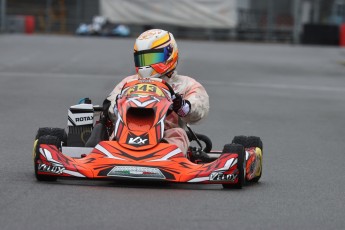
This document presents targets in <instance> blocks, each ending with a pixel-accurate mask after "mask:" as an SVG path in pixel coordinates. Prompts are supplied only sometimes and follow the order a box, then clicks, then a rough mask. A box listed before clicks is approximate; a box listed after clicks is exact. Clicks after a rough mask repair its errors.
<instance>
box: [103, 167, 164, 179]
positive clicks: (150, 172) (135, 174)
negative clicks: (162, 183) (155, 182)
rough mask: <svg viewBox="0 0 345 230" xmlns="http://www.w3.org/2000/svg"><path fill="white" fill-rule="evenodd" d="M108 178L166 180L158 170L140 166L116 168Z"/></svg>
mask: <svg viewBox="0 0 345 230" xmlns="http://www.w3.org/2000/svg"><path fill="white" fill-rule="evenodd" d="M108 176H116V177H131V178H150V179H165V176H164V175H163V173H162V172H161V171H160V170H159V169H157V168H150V167H139V166H115V167H114V168H113V169H112V170H111V171H110V172H109V173H108Z"/></svg>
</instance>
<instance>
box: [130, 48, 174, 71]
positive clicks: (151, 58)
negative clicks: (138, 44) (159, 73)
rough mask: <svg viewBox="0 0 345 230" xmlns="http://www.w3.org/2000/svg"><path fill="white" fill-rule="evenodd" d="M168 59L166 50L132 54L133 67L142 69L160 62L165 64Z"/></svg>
mask: <svg viewBox="0 0 345 230" xmlns="http://www.w3.org/2000/svg"><path fill="white" fill-rule="evenodd" d="M168 58H169V55H168V51H167V49H166V48H163V49H154V50H144V51H139V52H136V53H134V62H135V67H143V66H149V65H152V64H156V63H160V62H166V61H167V60H168Z"/></svg>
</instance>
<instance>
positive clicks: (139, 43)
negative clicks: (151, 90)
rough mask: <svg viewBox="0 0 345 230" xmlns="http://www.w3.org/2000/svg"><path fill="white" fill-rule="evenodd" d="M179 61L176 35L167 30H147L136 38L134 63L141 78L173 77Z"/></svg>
mask: <svg viewBox="0 0 345 230" xmlns="http://www.w3.org/2000/svg"><path fill="white" fill-rule="evenodd" d="M177 62H178V48H177V44H176V41H175V39H174V36H173V35H172V34H171V33H170V32H168V31H165V30H161V29H151V30H147V31H145V32H144V33H142V34H141V35H139V37H138V38H137V39H136V40H135V44H134V63H135V69H136V71H137V73H138V75H139V77H140V78H151V77H154V78H160V77H163V76H167V77H171V76H172V74H173V73H174V70H175V69H176V66H177Z"/></svg>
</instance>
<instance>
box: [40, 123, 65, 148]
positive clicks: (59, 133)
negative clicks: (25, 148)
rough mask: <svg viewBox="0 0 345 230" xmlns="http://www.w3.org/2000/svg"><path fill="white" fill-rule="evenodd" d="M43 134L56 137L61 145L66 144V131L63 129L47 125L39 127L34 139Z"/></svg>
mask: <svg viewBox="0 0 345 230" xmlns="http://www.w3.org/2000/svg"><path fill="white" fill-rule="evenodd" d="M45 135H50V136H54V137H57V138H58V139H59V140H60V141H61V142H62V145H63V146H67V133H66V131H65V130H64V129H61V128H48V127H44V128H39V129H38V131H37V134H36V138H35V140H38V138H40V137H41V136H45Z"/></svg>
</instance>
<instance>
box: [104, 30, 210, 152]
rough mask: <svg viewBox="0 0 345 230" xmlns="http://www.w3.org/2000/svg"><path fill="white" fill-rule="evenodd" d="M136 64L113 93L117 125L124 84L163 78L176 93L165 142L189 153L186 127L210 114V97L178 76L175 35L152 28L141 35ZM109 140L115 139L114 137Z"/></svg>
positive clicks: (199, 85)
mask: <svg viewBox="0 0 345 230" xmlns="http://www.w3.org/2000/svg"><path fill="white" fill-rule="evenodd" d="M134 62H135V69H136V72H137V74H135V75H132V76H128V77H126V78H124V79H123V80H122V81H121V82H120V83H119V84H118V85H116V86H115V88H114V90H113V91H112V92H111V93H110V95H109V96H108V98H107V100H108V101H110V102H111V105H110V107H109V117H110V119H111V120H112V121H113V122H114V121H115V120H116V116H115V114H114V106H115V105H116V98H117V96H118V95H119V94H120V92H121V89H122V87H123V86H124V84H125V83H126V82H127V81H129V80H132V79H138V78H161V79H163V80H165V81H166V82H167V83H168V84H170V85H171V86H172V88H173V89H174V91H175V93H176V99H174V101H173V110H174V111H175V113H171V114H170V115H169V116H168V117H167V118H166V121H165V131H164V139H165V141H166V142H168V143H170V144H175V145H176V146H178V147H179V148H180V150H181V151H182V152H183V153H184V154H186V153H187V150H188V147H189V140H188V136H187V134H186V132H185V130H184V127H185V124H186V123H189V124H196V123H199V122H200V121H201V120H202V119H203V118H205V117H206V116H207V114H208V111H209V98H208V94H207V92H206V90H205V88H204V87H203V86H202V85H201V84H200V83H199V82H197V81H196V80H194V79H193V78H191V77H188V76H183V75H178V74H177V72H176V66H177V63H178V48H177V44H176V42H175V39H174V36H173V35H172V34H171V33H170V32H168V31H165V30H161V29H152V30H148V31H145V32H144V33H142V34H141V35H140V36H139V37H138V38H137V39H136V41H135V44H134ZM110 139H113V135H111V137H110Z"/></svg>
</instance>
